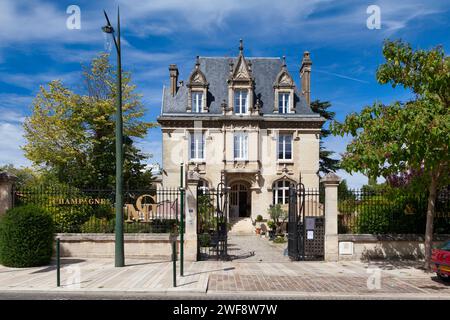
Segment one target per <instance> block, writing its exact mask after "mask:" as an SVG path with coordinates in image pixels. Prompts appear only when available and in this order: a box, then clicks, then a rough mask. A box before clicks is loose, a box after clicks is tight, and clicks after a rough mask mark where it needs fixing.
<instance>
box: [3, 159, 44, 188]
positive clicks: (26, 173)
mask: <svg viewBox="0 0 450 320" xmlns="http://www.w3.org/2000/svg"><path fill="white" fill-rule="evenodd" d="M2 171H4V172H8V173H10V174H13V175H15V176H16V177H17V180H16V181H15V183H14V184H15V186H19V187H22V186H30V185H33V184H36V183H37V181H38V180H39V175H38V173H37V172H35V171H34V170H33V169H31V168H26V167H22V168H16V167H14V165H13V164H6V165H3V166H0V172H2Z"/></svg>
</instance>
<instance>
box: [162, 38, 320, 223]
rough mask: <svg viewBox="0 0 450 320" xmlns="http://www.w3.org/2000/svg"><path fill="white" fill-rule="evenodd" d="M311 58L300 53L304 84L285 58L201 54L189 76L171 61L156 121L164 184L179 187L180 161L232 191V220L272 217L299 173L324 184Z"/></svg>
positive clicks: (206, 183) (310, 183) (209, 184)
mask: <svg viewBox="0 0 450 320" xmlns="http://www.w3.org/2000/svg"><path fill="white" fill-rule="evenodd" d="M311 65H312V62H311V59H310V55H309V53H308V52H305V53H304V54H303V58H302V61H301V65H300V68H299V72H300V77H301V86H300V87H298V86H297V85H296V84H295V82H294V80H293V78H292V76H291V75H290V74H289V72H288V69H287V66H286V61H285V58H284V57H283V58H271V57H245V56H244V48H243V44H242V40H241V42H240V46H239V53H238V55H237V57H235V58H230V57H197V59H196V60H195V62H194V65H193V69H192V72H191V73H190V75H189V77H188V79H187V80H186V81H179V79H178V75H179V72H178V68H177V66H176V65H173V64H172V65H170V66H169V74H170V86H169V87H168V88H164V89H163V101H162V108H161V114H160V116H159V117H158V122H159V124H160V125H161V130H162V137H163V148H162V157H163V163H162V167H163V172H162V176H163V185H164V186H165V187H173V186H178V185H179V168H180V163H185V165H186V168H187V170H188V171H195V172H197V173H198V174H199V176H200V177H201V180H200V184H201V186H203V187H206V188H215V187H216V186H217V184H218V183H219V182H220V181H221V179H225V180H226V182H227V185H228V186H229V187H230V188H231V193H230V201H229V203H230V208H229V209H230V210H229V214H230V218H231V219H233V218H245V217H251V218H252V219H253V220H254V219H255V218H256V216H257V215H262V216H263V217H268V213H267V210H268V208H269V206H270V205H271V204H273V203H282V204H286V203H287V202H288V186H289V183H290V182H296V181H298V179H299V176H300V174H301V177H302V182H303V183H304V184H305V187H306V188H318V186H319V175H318V170H319V138H320V129H321V126H322V124H323V122H324V119H323V118H322V117H320V116H319V115H318V114H316V113H314V112H312V111H311V109H310V106H309V104H310V76H311Z"/></svg>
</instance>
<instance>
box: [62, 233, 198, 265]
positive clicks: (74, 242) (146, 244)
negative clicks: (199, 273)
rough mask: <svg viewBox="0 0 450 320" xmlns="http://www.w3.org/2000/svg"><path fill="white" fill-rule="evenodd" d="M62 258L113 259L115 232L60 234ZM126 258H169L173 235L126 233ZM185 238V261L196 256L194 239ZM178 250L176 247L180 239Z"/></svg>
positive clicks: (191, 259) (192, 259)
mask: <svg viewBox="0 0 450 320" xmlns="http://www.w3.org/2000/svg"><path fill="white" fill-rule="evenodd" d="M56 237H58V238H59V239H60V241H61V256H62V257H77V258H114V234H100V233H61V234H57V235H56ZM124 237H125V258H143V259H149V260H171V255H172V241H173V240H175V239H176V237H173V236H171V235H170V234H168V233H161V234H156V233H155V234H151V233H149V234H144V233H136V234H125V236H124ZM192 241H193V240H189V239H187V240H185V246H184V257H185V261H195V260H196V258H197V239H195V243H191V242H192ZM177 243H178V253H179V252H180V251H179V250H180V249H179V240H178V241H177Z"/></svg>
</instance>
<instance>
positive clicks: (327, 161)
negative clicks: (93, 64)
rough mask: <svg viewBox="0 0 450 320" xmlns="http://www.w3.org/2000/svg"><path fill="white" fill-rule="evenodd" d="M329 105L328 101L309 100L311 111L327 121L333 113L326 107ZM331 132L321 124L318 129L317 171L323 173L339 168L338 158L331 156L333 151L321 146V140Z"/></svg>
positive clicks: (332, 117)
mask: <svg viewBox="0 0 450 320" xmlns="http://www.w3.org/2000/svg"><path fill="white" fill-rule="evenodd" d="M329 107H331V103H330V102H328V101H323V102H322V101H320V100H314V101H312V102H311V109H312V111H314V112H316V113H318V114H320V115H321V116H322V117H324V118H325V119H326V120H328V121H332V120H333V119H334V116H335V113H334V112H332V111H328V110H327V109H328V108H329ZM330 134H331V131H330V130H329V129H328V128H326V127H325V125H323V126H322V129H321V131H320V151H319V171H320V172H322V173H323V174H327V173H328V172H335V171H336V170H338V169H339V160H337V159H333V158H331V156H332V155H333V154H334V152H333V151H330V150H326V149H325V147H324V146H323V141H324V139H325V138H326V137H328V136H329V135H330Z"/></svg>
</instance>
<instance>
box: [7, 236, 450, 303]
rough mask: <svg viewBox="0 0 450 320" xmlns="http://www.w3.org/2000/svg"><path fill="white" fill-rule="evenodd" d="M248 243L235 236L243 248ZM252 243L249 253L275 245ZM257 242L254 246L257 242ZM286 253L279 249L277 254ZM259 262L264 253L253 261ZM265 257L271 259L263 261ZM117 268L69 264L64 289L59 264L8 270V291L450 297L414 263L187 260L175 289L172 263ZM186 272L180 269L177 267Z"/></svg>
mask: <svg viewBox="0 0 450 320" xmlns="http://www.w3.org/2000/svg"><path fill="white" fill-rule="evenodd" d="M241 240H242V241H244V240H245V239H244V238H242V239H241V238H239V239H238V238H235V239H234V241H235V243H236V245H237V244H238V243H239V241H241ZM260 240H264V239H258V238H257V240H255V239H250V238H248V239H247V241H245V243H246V244H247V245H248V248H247V247H246V248H247V249H243V248H242V247H241V249H240V250H242V251H243V253H245V251H246V250H249V249H250V248H252V246H254V248H255V250H256V248H258V246H259V245H264V246H265V245H267V243H264V242H257V241H260ZM252 243H253V244H252ZM273 250H275V251H277V252H278V251H279V250H280V249H279V248H273ZM254 257H258V256H257V255H255V256H252V257H250V258H254ZM259 258H264V256H263V255H260V256H259ZM126 263H127V266H125V267H123V268H115V267H114V261H113V259H67V258H66V259H63V263H62V266H63V267H62V270H61V287H59V288H58V287H56V267H55V265H51V266H45V267H36V268H21V269H16V268H6V267H3V266H0V292H3V293H4V292H19V293H20V292H28V293H30V292H36V293H39V292H53V293H55V294H57V293H61V294H68V293H71V292H72V293H74V294H83V293H86V294H88V293H96V294H101V293H102V292H103V293H104V294H106V293H114V294H117V295H118V297H120V294H121V293H122V294H123V295H125V294H143V295H145V294H156V293H157V294H165V295H172V296H173V295H177V294H178V295H180V294H189V295H191V294H192V295H197V296H202V297H208V296H211V297H214V296H225V297H226V296H228V297H230V298H232V297H233V296H234V297H235V296H237V295H239V296H244V297H249V298H251V297H259V298H271V297H277V296H278V297H283V296H290V297H294V298H304V299H311V298H314V297H319V298H320V297H322V298H323V297H325V298H326V297H328V298H338V297H340V298H427V299H430V298H439V299H450V284H448V283H443V282H441V281H439V280H438V279H437V278H436V276H435V275H434V274H430V273H425V272H424V271H423V270H421V269H420V268H419V267H420V263H413V262H395V263H389V262H371V263H362V262H350V261H349V262H312V261H307V262H291V261H282V260H281V259H280V260H279V261H277V262H273V261H272V262H267V261H259V260H256V261H253V260H249V261H248V262H245V259H236V260H234V261H202V262H186V263H185V276H184V277H180V276H177V287H175V288H174V287H173V286H172V270H173V269H172V263H171V262H170V261H148V260H137V259H127V260H126ZM177 268H178V269H177V274H179V265H177Z"/></svg>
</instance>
